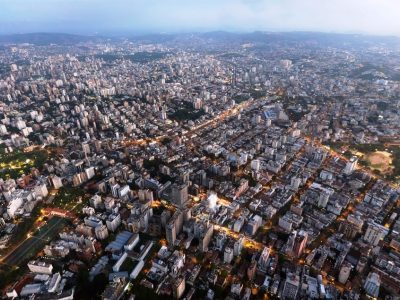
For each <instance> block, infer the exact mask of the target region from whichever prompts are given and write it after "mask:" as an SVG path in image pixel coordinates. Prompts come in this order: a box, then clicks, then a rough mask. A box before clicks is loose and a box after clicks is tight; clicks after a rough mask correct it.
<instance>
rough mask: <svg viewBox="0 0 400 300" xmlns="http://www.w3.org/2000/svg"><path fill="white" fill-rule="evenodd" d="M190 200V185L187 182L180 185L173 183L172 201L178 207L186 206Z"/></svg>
mask: <svg viewBox="0 0 400 300" xmlns="http://www.w3.org/2000/svg"><path fill="white" fill-rule="evenodd" d="M188 200H189V194H188V185H187V184H186V183H184V184H181V185H178V184H173V185H172V186H171V201H172V203H174V204H175V205H176V206H178V207H182V206H184V204H185V203H186V202H187V201H188Z"/></svg>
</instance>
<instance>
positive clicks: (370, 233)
mask: <svg viewBox="0 0 400 300" xmlns="http://www.w3.org/2000/svg"><path fill="white" fill-rule="evenodd" d="M388 232H389V229H388V228H386V227H385V226H382V225H379V224H377V223H375V222H370V223H368V228H367V231H366V232H365V234H364V237H363V239H364V241H366V242H367V243H369V244H370V245H373V246H376V245H378V243H379V242H380V241H381V240H383V238H384V237H385V236H386V235H387V234H388Z"/></svg>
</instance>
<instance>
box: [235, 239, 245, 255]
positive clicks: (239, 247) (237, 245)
mask: <svg viewBox="0 0 400 300" xmlns="http://www.w3.org/2000/svg"><path fill="white" fill-rule="evenodd" d="M243 244H244V236H240V237H239V239H238V240H236V241H235V244H234V245H233V255H235V256H238V255H240V253H241V252H242V249H243Z"/></svg>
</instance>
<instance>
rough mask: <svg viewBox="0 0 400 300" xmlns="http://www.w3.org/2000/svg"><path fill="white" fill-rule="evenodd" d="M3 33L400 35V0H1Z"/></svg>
mask: <svg viewBox="0 0 400 300" xmlns="http://www.w3.org/2000/svg"><path fill="white" fill-rule="evenodd" d="M0 8H1V10H0V33H2V34H6V33H26V32H38V31H40V32H68V33H81V34H95V33H99V34H107V33H108V34H110V33H113V34H120V33H154V32H190V31H210V30H230V31H252V30H269V31H293V30H299V31H303V30H304V31H321V32H341V33H369V34H379V35H400V18H399V17H398V12H399V11H400V1H398V0H326V1H325V0H202V1H190V0H114V1H105V0H40V1H38V0H0Z"/></svg>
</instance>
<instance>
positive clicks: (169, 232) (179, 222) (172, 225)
mask: <svg viewBox="0 0 400 300" xmlns="http://www.w3.org/2000/svg"><path fill="white" fill-rule="evenodd" d="M182 227H183V214H182V212H181V211H180V210H177V211H175V213H174V214H173V216H172V217H171V219H169V221H168V223H167V225H166V227H165V234H166V237H167V241H168V244H169V245H170V246H174V245H175V241H176V236H177V235H178V234H179V233H180V232H181V231H182Z"/></svg>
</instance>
